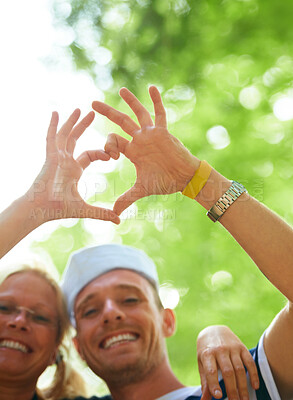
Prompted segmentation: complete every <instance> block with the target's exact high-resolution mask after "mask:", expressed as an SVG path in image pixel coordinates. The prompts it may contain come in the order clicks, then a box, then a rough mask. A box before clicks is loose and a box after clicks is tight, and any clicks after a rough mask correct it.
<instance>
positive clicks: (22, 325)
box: [8, 310, 29, 331]
mask: <svg viewBox="0 0 293 400" xmlns="http://www.w3.org/2000/svg"><path fill="white" fill-rule="evenodd" d="M8 326H9V327H10V328H14V329H20V330H22V331H27V330H28V329H29V320H28V316H27V312H26V311H25V310H19V311H18V312H17V313H13V314H11V316H10V318H9V321H8Z"/></svg>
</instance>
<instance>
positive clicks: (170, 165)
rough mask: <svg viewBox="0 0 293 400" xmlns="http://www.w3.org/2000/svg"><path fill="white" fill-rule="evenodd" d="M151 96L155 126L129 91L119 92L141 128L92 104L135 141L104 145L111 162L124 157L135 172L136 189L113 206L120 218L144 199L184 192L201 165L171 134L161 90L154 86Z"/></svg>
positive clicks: (119, 140)
mask: <svg viewBox="0 0 293 400" xmlns="http://www.w3.org/2000/svg"><path fill="white" fill-rule="evenodd" d="M149 93H150V97H151V99H152V102H153V104H154V110H155V124H154V123H153V120H152V118H151V116H150V113H149V112H148V111H147V110H146V108H145V107H144V106H143V105H142V104H141V103H140V102H139V101H138V99H137V98H136V97H135V96H134V94H132V93H131V92H130V91H129V90H128V89H126V88H122V89H121V90H120V96H121V97H122V98H123V100H124V101H125V102H126V103H127V104H128V105H129V107H130V108H131V109H132V110H133V111H134V113H135V115H136V117H137V119H138V122H139V124H140V125H138V124H137V123H136V122H135V121H133V120H132V119H131V118H130V117H129V116H128V115H126V114H124V113H121V112H119V111H117V110H115V109H114V108H112V107H110V106H108V105H107V104H104V103H102V102H99V101H94V102H93V109H94V110H95V111H97V112H99V113H100V114H102V115H105V116H106V117H107V118H108V119H109V120H111V121H113V122H115V124H117V125H119V126H120V127H121V128H122V129H123V130H124V131H125V132H126V133H127V134H129V135H130V136H131V137H132V140H131V141H128V140H127V139H125V138H123V137H121V136H119V135H116V134H110V135H109V137H108V140H107V143H106V145H105V151H106V153H108V154H109V155H110V156H111V157H112V158H114V159H118V157H119V155H120V153H123V154H124V155H125V156H126V157H127V158H129V160H130V161H131V162H132V163H133V164H134V165H135V168H136V175H137V178H136V182H135V184H134V186H133V187H132V188H130V189H129V190H128V191H126V192H125V193H124V194H123V195H122V196H120V197H119V198H118V199H117V201H116V203H115V205H114V212H116V213H117V214H118V215H120V214H121V212H122V211H124V210H125V209H126V208H127V207H129V206H130V205H131V204H132V203H134V202H135V201H136V200H138V199H141V198H143V197H146V196H150V195H152V194H156V195H158V194H170V193H175V192H178V191H182V190H183V189H184V188H185V186H186V185H187V183H188V182H189V181H190V179H191V178H192V177H193V175H194V173H195V171H196V169H197V168H198V167H199V163H200V161H199V160H198V159H197V158H196V157H194V156H193V155H192V154H191V153H190V152H189V151H188V150H187V149H186V148H185V147H184V146H183V144H182V143H181V142H180V141H179V140H178V139H177V138H176V137H174V136H172V135H171V134H170V133H169V132H168V130H167V120H166V112H165V109H164V106H163V103H162V99H161V96H160V93H159V91H158V89H157V88H156V87H155V86H151V87H150V88H149Z"/></svg>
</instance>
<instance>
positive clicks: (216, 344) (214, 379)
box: [197, 326, 259, 400]
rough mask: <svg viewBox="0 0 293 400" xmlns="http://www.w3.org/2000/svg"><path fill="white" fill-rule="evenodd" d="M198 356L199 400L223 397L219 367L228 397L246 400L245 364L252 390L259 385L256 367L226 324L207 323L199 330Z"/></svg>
mask: <svg viewBox="0 0 293 400" xmlns="http://www.w3.org/2000/svg"><path fill="white" fill-rule="evenodd" d="M197 359H198V368H199V373H200V378H201V385H202V393H203V396H202V400H211V398H212V397H215V398H216V399H220V398H221V397H222V395H223V394H222V391H221V388H220V385H219V382H218V369H220V371H221V373H222V376H223V379H224V382H225V388H226V392H227V396H228V399H229V400H234V399H235V400H237V399H240V400H248V399H249V395H248V390H247V380H246V373H245V369H244V367H246V368H247V371H248V373H249V377H250V382H251V386H252V387H253V388H254V389H258V387H259V379H258V374H257V369H256V366H255V363H254V361H253V358H252V356H251V354H250V353H249V351H248V350H247V348H246V347H245V346H244V344H243V343H242V342H241V341H240V339H239V338H238V337H237V336H236V335H235V334H234V333H233V332H232V331H231V330H230V329H229V328H228V327H226V326H210V327H208V328H205V329H204V330H203V331H201V333H200V334H199V336H198V338H197Z"/></svg>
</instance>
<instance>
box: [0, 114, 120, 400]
mask: <svg viewBox="0 0 293 400" xmlns="http://www.w3.org/2000/svg"><path fill="white" fill-rule="evenodd" d="M79 116H80V111H79V110H75V111H74V112H73V114H72V115H71V116H70V117H69V119H68V120H67V121H66V122H65V124H64V125H63V127H62V128H61V129H60V131H59V132H58V134H56V131H57V125H58V114H57V113H56V112H54V113H53V114H52V119H51V122H50V126H49V129H48V135H47V153H46V161H45V164H44V166H43V168H42V171H41V173H40V174H39V175H38V177H37V178H36V180H35V181H34V183H33V185H32V186H31V188H30V189H29V190H28V192H27V193H26V194H25V195H24V196H22V197H21V198H19V199H17V200H16V201H15V202H14V203H12V205H11V206H10V207H8V208H7V209H6V210H4V211H3V212H2V213H1V214H0V257H2V256H4V255H5V254H6V253H7V252H8V251H9V250H10V249H11V248H12V247H13V246H14V245H16V244H17V243H18V242H19V241H20V240H21V239H22V238H23V237H25V236H26V235H27V234H28V233H29V232H30V231H32V230H33V229H35V228H36V227H37V226H39V225H41V224H42V223H44V222H46V221H49V220H52V219H58V218H67V217H81V216H85V215H90V216H91V217H93V218H95V217H96V218H101V219H112V220H115V222H117V221H119V219H118V218H117V216H116V215H115V214H114V213H113V212H112V211H110V210H104V209H100V208H97V207H92V206H90V205H87V204H86V203H85V202H84V201H83V200H82V198H81V197H80V195H79V193H78V191H77V183H78V180H79V178H80V176H81V174H82V172H83V170H84V168H86V167H87V166H88V165H89V164H90V163H91V162H92V161H94V160H97V159H104V160H108V159H109V158H110V157H109V156H108V155H106V154H105V153H104V152H103V151H88V152H85V153H83V154H82V155H81V156H80V157H79V158H78V159H76V160H75V159H74V158H73V151H74V148H75V143H76V141H77V139H78V138H79V136H80V135H81V134H82V133H83V132H84V130H85V129H86V128H87V127H88V126H89V125H90V124H91V122H92V121H93V118H94V113H93V112H91V113H89V114H88V115H87V116H86V117H85V118H84V119H83V120H82V121H81V122H80V123H79V124H76V123H77V121H78V119H79ZM83 213H85V214H83ZM69 326H70V324H69V320H68V316H67V311H66V307H65V303H64V300H63V296H62V294H61V291H60V289H59V287H58V285H57V284H56V283H55V282H54V281H53V280H52V279H51V278H50V277H49V276H48V275H46V273H45V272H43V271H41V270H38V269H32V268H29V267H26V266H20V268H19V270H18V271H16V272H13V273H12V274H10V275H8V277H6V279H4V281H3V282H2V283H1V285H0V393H1V399H3V400H6V399H10V400H13V399H17V400H31V399H34V400H35V399H61V398H73V397H75V396H77V395H84V385H83V382H82V380H81V378H79V376H78V375H77V374H76V373H75V372H74V371H73V370H71V372H70V373H68V371H66V367H65V363H64V361H63V357H62V355H61V353H60V350H59V348H60V345H61V344H62V340H63V338H64V336H65V334H66V332H67V331H68V329H69ZM54 363H56V364H57V367H56V373H55V376H54V379H53V382H52V385H51V386H50V387H49V388H48V389H46V390H44V391H43V392H40V391H39V390H37V389H36V385H37V380H38V378H39V376H40V375H41V374H42V372H43V371H44V370H45V369H46V367H47V366H49V365H52V364H54Z"/></svg>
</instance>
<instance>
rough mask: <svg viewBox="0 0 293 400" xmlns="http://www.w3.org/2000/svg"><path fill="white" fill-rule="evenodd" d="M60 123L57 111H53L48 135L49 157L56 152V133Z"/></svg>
mask: <svg viewBox="0 0 293 400" xmlns="http://www.w3.org/2000/svg"><path fill="white" fill-rule="evenodd" d="M58 121H59V115H58V113H57V111H53V112H52V116H51V120H50V124H49V128H48V133H47V147H46V154H47V156H49V154H52V153H54V152H55V151H56V132H57V126H58Z"/></svg>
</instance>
